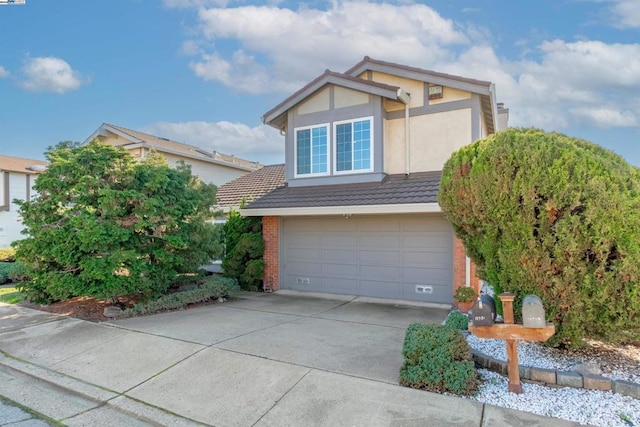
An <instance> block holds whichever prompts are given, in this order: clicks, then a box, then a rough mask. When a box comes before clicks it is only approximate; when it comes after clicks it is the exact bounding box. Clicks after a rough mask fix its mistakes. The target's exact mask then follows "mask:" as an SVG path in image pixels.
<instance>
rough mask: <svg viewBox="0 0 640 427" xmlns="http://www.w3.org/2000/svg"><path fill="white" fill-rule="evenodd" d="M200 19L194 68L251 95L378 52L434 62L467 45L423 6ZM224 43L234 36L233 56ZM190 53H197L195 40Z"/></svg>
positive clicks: (241, 10) (254, 11) (211, 14)
mask: <svg viewBox="0 0 640 427" xmlns="http://www.w3.org/2000/svg"><path fill="white" fill-rule="evenodd" d="M363 16H366V17H367V19H362V17H363ZM199 19H200V31H201V35H202V40H201V46H200V50H199V51H200V54H199V57H198V58H197V59H196V60H194V61H192V63H191V64H190V65H191V68H192V69H193V70H194V72H195V73H196V74H197V75H198V76H200V77H202V78H204V79H206V80H211V81H218V82H221V83H223V84H225V85H227V86H233V87H234V88H237V89H238V90H241V91H245V92H249V93H265V92H274V91H282V92H290V91H292V90H295V89H297V88H299V87H300V86H302V85H304V84H305V83H307V82H308V81H309V79H310V77H313V76H316V75H318V74H320V73H322V71H323V70H324V69H326V68H331V69H334V70H336V71H343V70H344V69H346V68H348V67H350V66H352V65H353V64H354V63H355V61H357V60H358V59H360V58H362V57H363V56H365V55H372V56H373V55H374V53H375V56H376V57H379V58H384V59H385V60H389V61H398V62H403V63H414V61H415V59H416V58H429V61H430V62H431V63H435V62H437V61H438V60H443V59H445V58H447V57H451V52H450V51H449V50H448V49H447V47H448V46H451V45H458V44H464V43H467V42H468V38H467V36H466V35H465V34H464V33H463V32H462V31H460V30H459V29H458V28H456V26H455V25H454V23H453V22H452V21H451V20H448V19H444V18H443V17H441V16H440V15H439V14H438V13H437V12H436V11H435V10H433V9H432V8H430V7H428V6H425V5H420V4H410V5H391V4H377V3H369V2H366V1H338V2H335V3H333V4H332V7H331V8H330V9H328V10H320V9H311V8H306V7H300V8H299V9H298V10H295V11H294V10H290V9H286V8H278V7H273V6H260V7H257V6H244V7H234V8H226V9H225V8H210V9H205V8H202V9H200V10H199ZM223 40H233V41H234V42H237V43H238V44H239V48H237V49H236V50H235V51H233V52H230V53H229V52H224V51H222V50H220V49H218V50H216V49H215V48H214V49H212V48H211V46H210V45H211V43H213V44H214V45H215V43H216V41H223ZM186 50H187V51H189V52H194V48H193V45H192V44H189V45H188V46H187V49H186ZM372 51H373V52H372ZM259 64H261V65H259Z"/></svg>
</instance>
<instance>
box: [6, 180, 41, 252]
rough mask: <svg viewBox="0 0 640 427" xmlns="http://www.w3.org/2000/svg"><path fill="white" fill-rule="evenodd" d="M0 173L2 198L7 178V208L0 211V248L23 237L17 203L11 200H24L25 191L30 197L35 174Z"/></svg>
mask: <svg viewBox="0 0 640 427" xmlns="http://www.w3.org/2000/svg"><path fill="white" fill-rule="evenodd" d="M0 175H1V176H2V178H1V179H2V182H1V183H0V187H1V188H2V189H3V190H2V191H3V193H2V200H4V197H5V195H4V188H6V187H5V183H4V179H5V178H8V180H9V186H8V188H9V202H10V203H9V210H8V211H7V210H3V211H0V248H7V247H9V246H11V242H13V241H15V240H20V239H22V238H24V235H23V234H21V231H22V230H23V229H24V226H23V224H22V218H21V217H20V213H19V211H18V209H19V208H18V205H16V204H15V203H13V200H14V199H19V200H26V199H27V196H28V194H27V193H29V194H30V195H31V197H33V196H34V195H35V194H36V192H35V191H34V190H33V184H34V183H35V178H36V176H35V175H32V174H29V175H27V174H24V173H19V172H9V173H6V174H5V173H0ZM27 178H28V181H27ZM27 182H28V183H29V184H27ZM28 186H30V187H31V189H30V190H29V191H27V189H28Z"/></svg>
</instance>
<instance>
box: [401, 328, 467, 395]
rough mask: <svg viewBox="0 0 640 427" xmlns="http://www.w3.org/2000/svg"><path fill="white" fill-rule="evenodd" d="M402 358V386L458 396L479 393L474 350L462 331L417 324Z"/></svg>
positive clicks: (406, 337)
mask: <svg viewBox="0 0 640 427" xmlns="http://www.w3.org/2000/svg"><path fill="white" fill-rule="evenodd" d="M402 354H403V356H404V363H403V364H402V367H401V368H400V384H401V385H404V386H407V387H412V388H418V389H422V390H427V391H433V392H437V393H443V392H448V393H453V394H457V395H471V394H473V393H475V392H476V391H477V389H478V375H477V373H476V369H475V366H474V363H473V361H472V359H471V349H470V347H469V344H467V341H466V340H465V339H464V337H463V336H462V334H461V333H460V331H458V330H455V329H450V328H445V327H443V326H439V325H426V324H422V323H413V324H411V325H409V327H408V328H407V332H406V335H405V338H404V346H403V348H402Z"/></svg>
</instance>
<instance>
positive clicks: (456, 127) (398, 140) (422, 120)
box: [384, 108, 472, 174]
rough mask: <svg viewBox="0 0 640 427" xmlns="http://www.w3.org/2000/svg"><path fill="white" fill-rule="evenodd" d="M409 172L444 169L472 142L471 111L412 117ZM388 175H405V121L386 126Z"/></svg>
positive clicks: (390, 122) (385, 163)
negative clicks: (460, 149)
mask: <svg viewBox="0 0 640 427" xmlns="http://www.w3.org/2000/svg"><path fill="white" fill-rule="evenodd" d="M410 128H411V130H410V152H409V156H410V168H409V171H410V172H423V171H435V170H441V169H442V167H443V166H444V163H445V162H446V161H447V159H448V158H449V156H450V155H451V153H452V152H454V151H456V150H457V149H459V148H460V147H463V146H464V145H467V144H469V143H471V142H472V134H471V109H469V108H466V109H460V110H455V111H447V112H442V113H435V114H426V115H422V116H416V117H411V119H410ZM384 154H385V158H384V167H385V170H384V171H385V173H387V174H397V173H404V172H405V121H404V118H401V119H395V120H387V121H386V123H385V150H384Z"/></svg>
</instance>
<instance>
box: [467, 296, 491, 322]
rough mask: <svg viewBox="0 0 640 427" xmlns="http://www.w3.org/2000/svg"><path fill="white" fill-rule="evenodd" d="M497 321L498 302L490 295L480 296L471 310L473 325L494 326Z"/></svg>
mask: <svg viewBox="0 0 640 427" xmlns="http://www.w3.org/2000/svg"><path fill="white" fill-rule="evenodd" d="M494 320H496V302H495V300H494V299H493V297H491V296H489V295H485V294H483V295H480V298H478V301H476V303H475V304H474V305H473V307H472V308H471V323H473V324H474V325H475V326H492V325H493V322H494Z"/></svg>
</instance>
